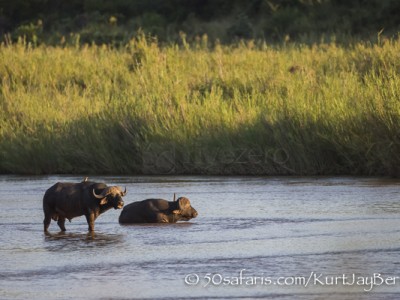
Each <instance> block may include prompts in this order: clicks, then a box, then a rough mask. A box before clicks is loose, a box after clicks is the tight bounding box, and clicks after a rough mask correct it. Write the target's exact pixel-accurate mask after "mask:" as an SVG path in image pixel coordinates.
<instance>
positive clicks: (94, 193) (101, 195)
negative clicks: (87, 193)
mask: <svg viewBox="0 0 400 300" xmlns="http://www.w3.org/2000/svg"><path fill="white" fill-rule="evenodd" d="M104 191H105V190H103V192H102V193H100V194H99V195H97V194H96V192H95V190H94V189H93V191H92V192H93V196H95V198H97V199H103V198H104V197H105V196H103V193H104Z"/></svg>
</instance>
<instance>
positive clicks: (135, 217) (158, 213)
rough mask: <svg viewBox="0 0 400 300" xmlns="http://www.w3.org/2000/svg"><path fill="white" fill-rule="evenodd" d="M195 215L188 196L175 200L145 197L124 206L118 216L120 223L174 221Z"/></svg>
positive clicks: (186, 219) (184, 219)
mask: <svg viewBox="0 0 400 300" xmlns="http://www.w3.org/2000/svg"><path fill="white" fill-rule="evenodd" d="M196 217H197V211H196V210H195V209H194V208H193V207H192V206H191V205H190V201H189V199H188V198H185V197H180V198H179V199H178V200H177V201H173V202H171V201H167V200H163V199H147V200H143V201H138V202H133V203H130V204H128V205H127V206H125V207H124V209H123V210H122V212H121V215H120V216H119V222H120V223H176V222H178V221H189V220H190V219H192V218H196Z"/></svg>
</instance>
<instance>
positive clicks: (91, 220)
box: [85, 214, 95, 231]
mask: <svg viewBox="0 0 400 300" xmlns="http://www.w3.org/2000/svg"><path fill="white" fill-rule="evenodd" d="M85 217H86V221H87V223H88V225H89V231H94V220H95V217H94V214H88V215H85Z"/></svg>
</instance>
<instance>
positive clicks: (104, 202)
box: [100, 197, 108, 205]
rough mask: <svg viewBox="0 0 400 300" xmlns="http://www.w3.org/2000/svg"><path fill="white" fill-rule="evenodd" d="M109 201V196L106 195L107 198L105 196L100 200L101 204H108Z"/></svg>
mask: <svg viewBox="0 0 400 300" xmlns="http://www.w3.org/2000/svg"><path fill="white" fill-rule="evenodd" d="M107 203H108V201H107V197H105V198H103V199H101V200H100V205H105V204H107Z"/></svg>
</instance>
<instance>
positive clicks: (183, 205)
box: [172, 197, 198, 221]
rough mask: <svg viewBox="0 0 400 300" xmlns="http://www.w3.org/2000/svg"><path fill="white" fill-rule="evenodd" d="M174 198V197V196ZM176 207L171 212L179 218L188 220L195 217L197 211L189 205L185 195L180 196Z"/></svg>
mask: <svg viewBox="0 0 400 300" xmlns="http://www.w3.org/2000/svg"><path fill="white" fill-rule="evenodd" d="M174 198H175V197H174ZM177 202H178V209H175V210H174V211H172V213H173V214H174V215H175V216H176V217H178V218H179V219H180V220H183V221H189V220H190V219H192V218H196V217H197V215H198V213H197V211H196V210H195V209H194V208H193V207H192V206H191V205H190V201H189V199H188V198H186V197H180V198H178V200H177Z"/></svg>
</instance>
